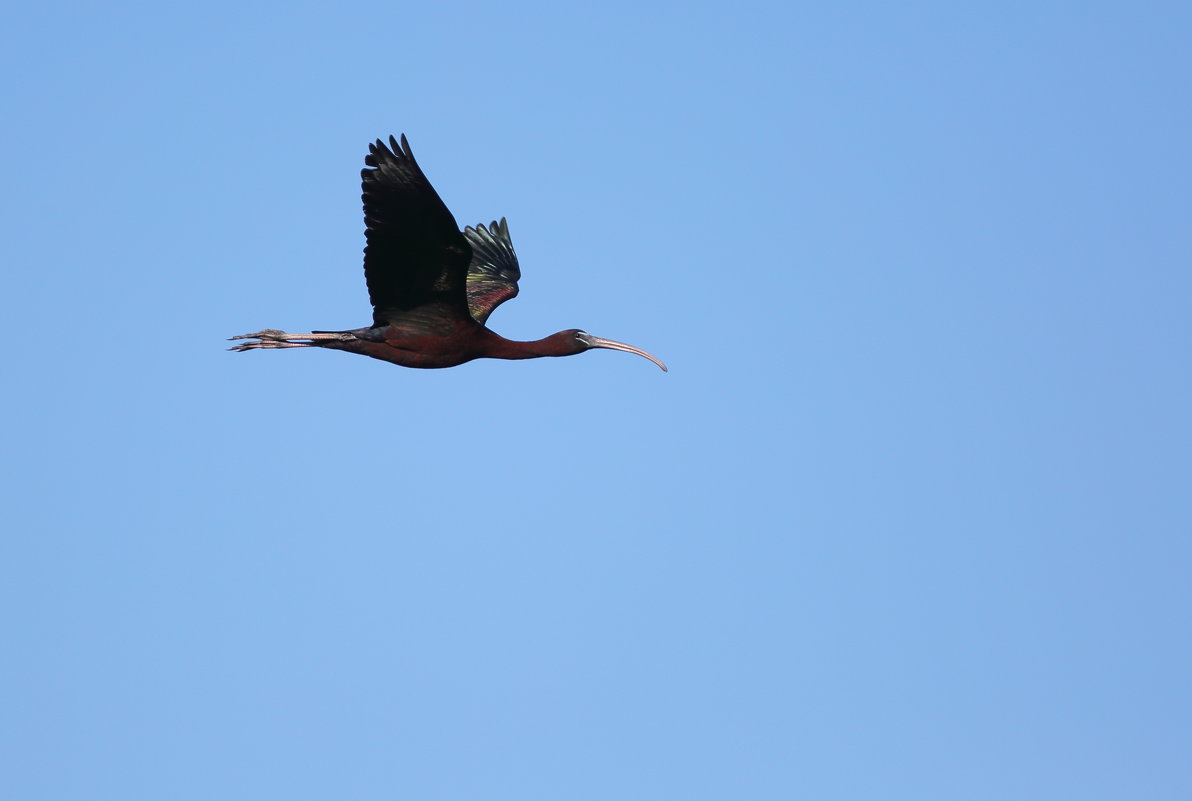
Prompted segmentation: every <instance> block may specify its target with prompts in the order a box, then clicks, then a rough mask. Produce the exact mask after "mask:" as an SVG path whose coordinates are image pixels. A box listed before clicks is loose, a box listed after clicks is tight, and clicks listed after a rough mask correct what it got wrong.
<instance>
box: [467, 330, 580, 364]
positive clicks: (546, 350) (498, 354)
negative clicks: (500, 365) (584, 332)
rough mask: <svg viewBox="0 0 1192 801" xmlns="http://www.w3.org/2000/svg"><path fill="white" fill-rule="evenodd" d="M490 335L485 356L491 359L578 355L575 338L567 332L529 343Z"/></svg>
mask: <svg viewBox="0 0 1192 801" xmlns="http://www.w3.org/2000/svg"><path fill="white" fill-rule="evenodd" d="M489 334H490V335H491V337H490V338H488V340H487V341H486V343H485V344H486V345H487V347H486V348H485V354H484V355H485V356H488V357H489V358H491V359H537V358H540V357H543V356H570V355H572V354H574V353H579V352H580V350H581V349H580V348H577V347H576V343H575V337H574V336H572V335H571V334H570V333H569V332H566V331H560V332H559V333H557V334H551V335H550V336H548V337H543V338H542V339H535V340H531V341H529V342H519V341H517V340H513V339H505V337H503V336H501V335H500V334H495V333H493V332H491V331H489Z"/></svg>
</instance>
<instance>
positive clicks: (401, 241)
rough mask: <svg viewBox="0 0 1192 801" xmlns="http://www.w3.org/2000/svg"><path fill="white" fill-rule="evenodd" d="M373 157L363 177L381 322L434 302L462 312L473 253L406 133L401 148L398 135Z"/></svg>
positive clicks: (373, 150) (370, 270)
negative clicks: (431, 182)
mask: <svg viewBox="0 0 1192 801" xmlns="http://www.w3.org/2000/svg"><path fill="white" fill-rule="evenodd" d="M368 151H369V153H368V155H367V156H365V157H364V163H365V164H366V165H368V166H367V167H366V168H365V169H363V170H361V171H360V179H361V183H362V186H363V190H364V195H363V200H364V224H365V227H366V230H365V236H366V237H367V238H368V244H367V245H366V246H365V248H364V277H365V280H367V281H368V297H369V300H371V301H372V305H373V324H374V325H386V324H387V323H388V322H390V321H391V320H393V319H395V318H400V317H401V315H402V312H407V311H410V310H411V309H416V308H418V307H420V306H426V305H428V304H432V303H434V304H444V303H446V304H447V305H449V306H451V305H454V306H458V307H459V308H460V309H461V311H462V309H463V306H464V304H465V302H466V297H465V293H464V291H465V286H466V281H467V271H468V264H469V263H470V262H471V260H472V249H471V248H470V247H469V246H468V242H467V240H466V239H464V237H463V234H461V233H460V232H459V226H458V225H456V223H455V218H454V217H452V216H451V212H450V211H449V210H448V209H447V206H446V205H444V203H443V201H442V200H441V199H440V198H439V195H438V193H437V192H435V189H434V187H433V186H431V185H430V181H428V180H426V176H425V175H423V173H422V169H421V168H420V167H419V166H418V162H416V161H414V154H413V153H411V152H410V143H409V142H407V141H406V137H405V134H402V137H401V143H400V144H399V143H398V142H397V140H395V139H394V138H393V137H392V136H391V137H389V147H386V146H385V143H384V142H382V141H381V140H380V139H378V140H377V142H376V144H372V145H369V146H368Z"/></svg>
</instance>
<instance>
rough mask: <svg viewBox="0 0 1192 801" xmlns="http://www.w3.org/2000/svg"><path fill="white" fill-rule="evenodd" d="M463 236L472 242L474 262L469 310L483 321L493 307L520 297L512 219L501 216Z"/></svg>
mask: <svg viewBox="0 0 1192 801" xmlns="http://www.w3.org/2000/svg"><path fill="white" fill-rule="evenodd" d="M464 237H465V238H466V239H467V240H468V244H469V245H471V246H472V263H471V264H470V265H469V266H468V310H469V311H470V312H471V313H472V317H473V318H474V319H475V320H476V322H478V323H480V324H481V325H484V323H485V321H486V320H488V316H489V315H490V314H492V313H493V309H495V308H497V307H498V306H500V305H501V304H502V303H504V302H505V301H507V300H509V299H510V298H513V297H517V281H518V279H519V278H521V268H519V267H518V265H517V254H516V253H514V252H513V240H511V239H510V238H509V223H507V222H505V218H504V217H502V218H501V221H500V222H495V221H494V222H492V223H490V224H489V225H488V227H487V228H486V227H485V226H484V225H483V224H481V225H477V226H476V227H475V228H472V227H471V226H468V227H467V228H465V229H464Z"/></svg>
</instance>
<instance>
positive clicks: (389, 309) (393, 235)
mask: <svg viewBox="0 0 1192 801" xmlns="http://www.w3.org/2000/svg"><path fill="white" fill-rule="evenodd" d="M368 150H369V153H368V155H367V156H365V157H364V164H365V168H364V169H363V170H361V171H360V178H361V181H362V184H363V191H364V195H363V200H364V223H365V226H366V230H365V236H366V239H367V244H366V245H365V248H364V278H365V281H366V283H367V284H368V296H369V300H370V301H372V307H373V321H372V325H371V326H368V327H366V328H355V329H352V330H349V331H313V332H311V333H309V334H289V333H286V332H284V331H277V330H274V329H266V330H264V331H258V332H257V333H255V334H242V335H240V336H235V337H231V339H233V340H237V339H244V340H251V341H248V342H243V343H241V344H239V345H236V346H234V347H231V348H229V350H234V351H243V350H256V349H264V350H269V349H273V348H329V349H331V350H344V351H348V352H349V353H361V354H363V355H365V356H371V357H373V358H374V359H382V360H384V361H387V362H393V363H394V364H400V365H401V366H403V367H426V368H431V367H454V366H456V365H457V364H463V363H464V362H468V361H471V360H472V359H482V358H488V359H535V358H538V357H540V356H573V355H575V354H577V353H583V352H584V351H586V350H591V349H593V348H608V349H611V350H622V351H626V352H628V353H636V354H637V355H639V356H644V357H645V358H647V359H649V360H650V361H652V362H654V364H656V365H658V366H659V367H661V368H662V369H663V371H665V370H666V365H665V364H663V363H662V362H661V361H659V360H658V359H656V358H654V357H653V356H651V355H650V354H649V353H646V352H645V351H644V350H642V349H641V348H635V347H633V346H632V345H626V344H625V343H624V342H616V341H614V340H611V339H602V338H600V337H596V336H592V335H591V334H589V333H587V332H586V331H581V330H579V329H576V328H572V329H569V330H567V331H560V332H559V333H557V334H551V335H550V336H548V337H546V338H544V339H539V340H535V341H533V342H515V341H513V340H509V339H505V338H504V337H502V336H500V335H499V334H496V333H494V332H492V331H490V330H489V329H488V327H487V326H486V325H485V324H486V323H487V322H488V317H489V315H490V314H492V312H493V309H495V308H497V306H500V305H501V304H502V303H504V302H505V301H507V300H509V299H510V298H513V297H515V296H516V295H517V281H518V279H519V278H521V269H520V268H519V267H518V263H517V254H516V253H515V252H514V250H513V241H512V240H511V239H510V238H509V224H508V223H506V222H505V219H504V218H502V219H501V221H500V222H495V221H494V222H492V223H490V224H489V225H487V226H485V225H483V224H480V225H477V226H476V227H475V228H473V227H471V226H468V227H467V228H465V229H463V230H462V231H460V230H459V226H458V225H457V224H456V222H455V218H454V217H453V216H452V214H451V212H450V211H449V210H448V208H447V206H446V205H445V204H444V203H443V201H442V200H441V199H440V198H439V194H438V193H437V192H436V191H435V189H434V187H433V186H431V184H430V181H428V180H427V179H426V175H424V174H423V172H422V168H420V167H419V166H418V162H417V161H415V160H414V154H413V153H412V152H411V151H410V144H409V142H407V141H406V137H405V134H402V137H401V142H400V143H399V142H398V141H397V140H395V139H394V138H393V137H392V136H390V137H389V144H388V145H386V144H385V143H384V142H382V141H381V140H380V139H378V140H377V141H376V143H375V144H371V145H369V146H368Z"/></svg>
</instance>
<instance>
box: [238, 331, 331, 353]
mask: <svg viewBox="0 0 1192 801" xmlns="http://www.w3.org/2000/svg"><path fill="white" fill-rule="evenodd" d="M342 338H343V336H342V335H341V334H338V333H319V334H287V333H286V332H285V331H278V330H277V329H276V328H266V329H265V330H264V331H258V332H256V333H255V334H238V335H237V336H234V337H228V339H229V340H236V339H255V340H257V341H256V342H244V343H242V344H240V345H233V346H232V347H230V348H228V350H232V351H245V350H256V349H258V348H260V349H264V350H269V349H272V348H309V347H313V346H314V345H315V343H316V342H317V341H318V340H326V339H342Z"/></svg>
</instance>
